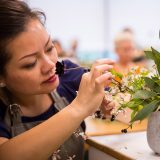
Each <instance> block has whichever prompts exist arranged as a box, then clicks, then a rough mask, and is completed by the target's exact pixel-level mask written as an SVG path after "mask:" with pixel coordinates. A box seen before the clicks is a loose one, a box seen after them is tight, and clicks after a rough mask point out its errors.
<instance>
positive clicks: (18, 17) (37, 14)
mask: <svg viewBox="0 0 160 160" xmlns="http://www.w3.org/2000/svg"><path fill="white" fill-rule="evenodd" d="M31 19H37V20H39V21H40V23H42V24H43V25H44V23H45V20H46V17H45V14H44V13H43V12H41V11H39V10H32V9H30V7H29V6H28V5H27V4H26V3H25V2H24V1H20V0H0V75H4V74H5V66H6V64H7V63H8V62H9V60H10V59H11V54H9V51H8V50H7V44H8V43H9V42H10V41H11V40H13V39H14V38H15V37H16V36H17V35H19V34H20V33H22V32H23V31H25V29H26V25H27V24H28V23H29V21H30V20H31Z"/></svg>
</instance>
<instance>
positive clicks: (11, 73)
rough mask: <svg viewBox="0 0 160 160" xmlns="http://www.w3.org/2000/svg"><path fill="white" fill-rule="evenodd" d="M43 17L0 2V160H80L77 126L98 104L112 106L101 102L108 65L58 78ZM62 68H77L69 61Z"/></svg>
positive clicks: (11, 0)
mask: <svg viewBox="0 0 160 160" xmlns="http://www.w3.org/2000/svg"><path fill="white" fill-rule="evenodd" d="M43 17H44V14H43V13H42V12H39V11H32V10H31V9H30V8H29V7H28V5H27V4H26V3H25V2H23V1H18V0H1V1H0V98H1V100H0V159H1V160H13V159H14V160H46V159H54V160H55V159H64V160H65V159H76V160H80V159H83V140H82V137H81V136H79V134H78V133H79V132H80V131H81V128H78V126H79V125H80V124H81V122H82V121H83V119H84V118H86V117H87V116H88V115H91V114H92V113H94V112H95V110H96V109H97V108H98V107H99V106H100V105H101V104H103V106H104V107H106V108H107V107H108V109H112V106H113V104H112V103H110V102H109V103H108V102H107V100H104V87H106V86H107V85H108V84H109V83H110V81H111V78H112V75H111V74H110V72H108V70H109V69H111V68H112V64H113V62H112V61H111V60H107V59H103V60H99V61H97V62H96V63H95V64H94V65H93V67H92V68H91V71H90V72H88V73H84V71H83V69H80V70H78V71H72V72H71V71H68V72H66V73H65V74H64V75H62V76H61V77H58V76H57V75H56V74H55V70H56V63H57V59H58V57H57V52H56V49H55V47H54V45H53V44H52V38H51V37H50V35H49V34H48V33H47V31H46V30H45V28H44V21H43V19H41V18H43ZM55 23H56V22H55ZM65 66H66V67H67V68H72V67H76V65H75V64H73V63H71V62H70V61H65ZM83 73H84V74H83ZM80 81H81V83H80ZM79 84H80V85H79ZM77 90H78V95H77V96H76V91H77ZM65 106H67V107H65ZM55 113H56V114H55ZM73 132H74V133H73ZM72 133H73V134H72Z"/></svg>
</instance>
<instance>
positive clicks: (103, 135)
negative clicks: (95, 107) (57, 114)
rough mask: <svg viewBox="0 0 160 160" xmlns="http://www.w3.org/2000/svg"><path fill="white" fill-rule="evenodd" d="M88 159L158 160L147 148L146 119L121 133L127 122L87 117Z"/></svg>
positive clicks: (159, 159)
mask: <svg viewBox="0 0 160 160" xmlns="http://www.w3.org/2000/svg"><path fill="white" fill-rule="evenodd" d="M85 122H86V125H87V130H86V133H87V135H88V136H89V139H88V140H87V143H88V144H89V146H90V147H89V160H117V159H119V160H133V159H136V160H160V157H159V156H157V155H155V154H154V153H153V152H152V150H151V149H150V148H149V146H148V144H147V139H146V132H145V131H146V127H147V120H144V121H142V122H141V123H136V124H135V125H134V126H133V128H132V129H129V130H128V131H129V133H127V134H122V133H121V129H124V128H127V126H128V125H127V124H124V123H122V122H119V121H114V122H111V121H110V120H100V119H93V118H91V117H90V118H87V119H86V120H85Z"/></svg>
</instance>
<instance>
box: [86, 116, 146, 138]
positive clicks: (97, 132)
mask: <svg viewBox="0 0 160 160" xmlns="http://www.w3.org/2000/svg"><path fill="white" fill-rule="evenodd" d="M85 122H86V126H87V127H86V134H87V135H88V136H102V135H111V134H120V133H121V130H122V129H124V128H127V127H128V124H125V123H122V122H120V121H113V122H111V121H110V119H108V120H101V119H95V118H92V117H88V118H87V119H86V120H85ZM146 128H147V120H144V121H142V122H138V123H135V124H134V125H133V128H132V129H130V128H129V129H128V132H137V131H145V130H146Z"/></svg>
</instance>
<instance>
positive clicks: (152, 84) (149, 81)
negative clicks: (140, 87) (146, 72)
mask: <svg viewBox="0 0 160 160" xmlns="http://www.w3.org/2000/svg"><path fill="white" fill-rule="evenodd" d="M144 81H145V83H146V86H147V87H149V88H150V89H151V90H153V91H155V92H157V93H160V86H159V84H158V83H156V82H155V81H154V80H153V79H151V78H148V77H144Z"/></svg>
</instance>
